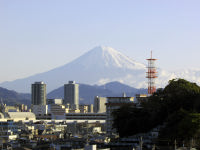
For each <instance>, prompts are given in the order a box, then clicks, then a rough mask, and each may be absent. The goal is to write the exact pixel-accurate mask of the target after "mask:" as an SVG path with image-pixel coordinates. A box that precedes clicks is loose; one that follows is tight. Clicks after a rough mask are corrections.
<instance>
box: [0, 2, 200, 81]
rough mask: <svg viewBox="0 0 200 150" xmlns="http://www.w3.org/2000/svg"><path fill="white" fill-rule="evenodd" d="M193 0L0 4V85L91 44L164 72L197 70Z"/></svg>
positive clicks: (198, 30)
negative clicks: (152, 61)
mask: <svg viewBox="0 0 200 150" xmlns="http://www.w3.org/2000/svg"><path fill="white" fill-rule="evenodd" d="M199 7H200V1H199V0H166V1H161V0H137V1H136V0H17V1H16V0H0V54H1V59H0V69H1V74H0V82H2V81H7V80H14V79H18V78H23V77H26V76H29V75H33V74H36V73H40V72H44V71H47V70H50V69H53V68H55V67H58V66H61V65H64V64H66V63H68V62H70V61H72V60H74V59H75V58H77V57H79V56H81V55H82V54H84V53H85V52H87V51H88V50H90V49H92V48H93V47H95V46H99V45H104V46H110V47H113V48H115V49H116V50H118V51H120V52H122V53H123V54H125V55H127V56H129V57H131V58H133V59H135V60H136V61H139V62H141V63H146V60H145V59H146V58H148V57H149V56H150V50H153V55H154V56H155V57H156V58H158V59H159V60H158V61H157V66H158V67H160V68H162V69H166V70H176V69H183V68H200V63H199V62H200V61H199V57H200V42H199V41H200V9H199Z"/></svg>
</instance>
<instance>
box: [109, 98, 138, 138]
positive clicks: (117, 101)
mask: <svg viewBox="0 0 200 150" xmlns="http://www.w3.org/2000/svg"><path fill="white" fill-rule="evenodd" d="M125 104H129V105H132V106H135V105H136V104H135V103H134V97H107V103H106V132H107V134H108V136H111V135H112V133H116V130H115V129H113V128H112V124H113V116H112V112H113V111H114V110H116V109H119V108H120V107H121V106H123V105H125Z"/></svg>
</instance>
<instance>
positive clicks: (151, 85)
mask: <svg viewBox="0 0 200 150" xmlns="http://www.w3.org/2000/svg"><path fill="white" fill-rule="evenodd" d="M156 60H157V59H154V58H152V51H151V58H149V59H147V61H148V67H147V69H148V71H147V76H146V78H147V79H148V94H149V95H151V94H153V93H154V92H155V91H156V86H155V79H156V78H157V77H158V76H157V71H156V67H155V61H156Z"/></svg>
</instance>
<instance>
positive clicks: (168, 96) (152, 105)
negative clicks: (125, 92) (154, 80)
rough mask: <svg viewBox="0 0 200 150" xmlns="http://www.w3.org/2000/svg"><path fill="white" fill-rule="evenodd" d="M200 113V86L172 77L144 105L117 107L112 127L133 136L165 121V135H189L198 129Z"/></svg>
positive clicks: (197, 131)
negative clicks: (138, 106)
mask: <svg viewBox="0 0 200 150" xmlns="http://www.w3.org/2000/svg"><path fill="white" fill-rule="evenodd" d="M199 113H200V87H199V86H198V85H197V84H196V83H191V82H189V81H186V80H184V79H173V80H170V81H169V84H168V85H167V86H166V87H165V88H164V89H159V90H157V91H156V92H155V93H154V94H153V95H152V96H150V97H149V99H148V101H147V102H143V103H142V104H141V108H130V107H128V106H124V107H122V108H120V109H119V110H116V111H114V113H113V115H114V124H113V127H114V128H116V129H117V131H118V132H119V135H120V136H130V135H134V134H137V133H145V132H148V131H150V130H151V129H152V128H154V127H156V126H158V125H163V124H164V123H165V124H167V125H166V127H165V128H163V130H162V136H163V135H166V136H165V138H171V137H173V138H184V139H188V138H191V137H193V136H196V135H198V133H199V130H200V128H199V125H198V123H199V120H200V119H199V116H200V115H199ZM186 132H187V133H186ZM164 133H165V134H164Z"/></svg>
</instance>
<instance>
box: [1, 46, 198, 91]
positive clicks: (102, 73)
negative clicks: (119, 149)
mask: <svg viewBox="0 0 200 150" xmlns="http://www.w3.org/2000/svg"><path fill="white" fill-rule="evenodd" d="M158 72H159V78H158V80H156V81H157V82H156V85H157V86H158V87H163V85H166V84H167V82H168V80H170V79H172V78H176V77H182V76H183V77H184V76H186V77H190V79H193V80H194V81H195V82H197V81H200V78H199V76H197V75H199V74H200V70H196V71H193V72H192V76H191V71H189V72H188V71H185V72H179V73H171V72H167V71H164V70H161V69H159V71H158ZM145 73H146V66H145V65H144V64H142V63H138V62H136V61H134V60H133V59H131V58H129V57H127V56H125V55H123V54H122V53H120V52H118V51H117V50H115V49H113V48H111V47H104V46H99V47H95V48H93V49H92V50H90V51H89V52H87V53H85V54H84V55H82V56H80V57H79V58H77V59H75V60H74V61H72V62H70V63H68V64H65V65H63V66H61V67H58V68H55V69H52V70H50V71H47V72H44V73H39V74H36V75H33V76H30V77H27V78H23V79H17V80H14V81H10V82H3V83H1V84H0V86H1V87H4V88H7V89H11V90H15V91H17V92H23V93H24V92H25V93H27V92H28V93H30V87H31V84H32V83H34V82H35V81H44V82H45V83H46V84H47V92H50V91H52V90H54V89H56V88H58V87H60V86H62V85H64V84H65V83H68V81H69V80H75V81H76V82H78V83H84V84H98V85H101V84H105V83H108V82H112V81H118V82H121V83H123V84H127V85H129V86H131V87H135V88H146V87H147V83H146V81H147V80H146V79H145ZM191 77H192V78H191Z"/></svg>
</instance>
